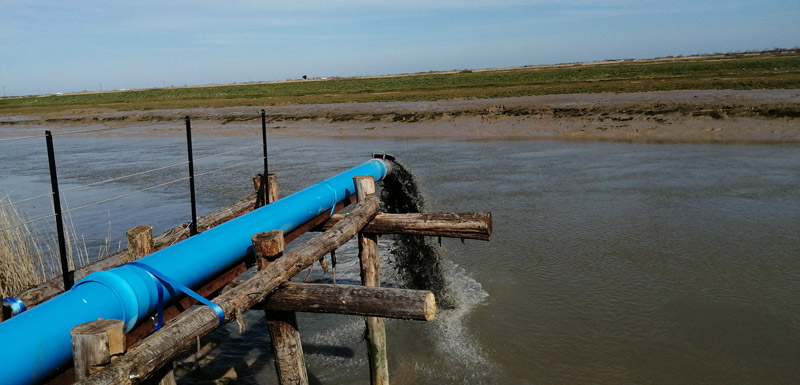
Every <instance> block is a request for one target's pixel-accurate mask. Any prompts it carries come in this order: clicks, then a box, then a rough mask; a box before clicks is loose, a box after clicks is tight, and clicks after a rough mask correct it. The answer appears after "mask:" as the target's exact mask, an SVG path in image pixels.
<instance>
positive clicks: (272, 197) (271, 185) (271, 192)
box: [253, 172, 278, 208]
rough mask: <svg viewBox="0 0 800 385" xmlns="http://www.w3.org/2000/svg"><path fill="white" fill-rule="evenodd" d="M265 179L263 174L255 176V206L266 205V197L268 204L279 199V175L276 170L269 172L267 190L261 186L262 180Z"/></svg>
mask: <svg viewBox="0 0 800 385" xmlns="http://www.w3.org/2000/svg"><path fill="white" fill-rule="evenodd" d="M263 180H264V177H263V174H257V175H254V176H253V188H254V189H255V190H256V203H255V208H259V207H261V206H264V205H265V203H264V200H265V199H266V204H269V203H272V202H275V201H276V200H278V176H277V175H276V174H275V173H274V172H271V173H269V174H267V186H266V187H267V189H266V191H264V190H263V189H262V186H261V184H262V183H261V181H263Z"/></svg>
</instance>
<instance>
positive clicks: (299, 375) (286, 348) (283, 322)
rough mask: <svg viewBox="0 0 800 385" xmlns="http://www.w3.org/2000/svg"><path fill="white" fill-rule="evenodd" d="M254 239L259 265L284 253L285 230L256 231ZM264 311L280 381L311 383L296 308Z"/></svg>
mask: <svg viewBox="0 0 800 385" xmlns="http://www.w3.org/2000/svg"><path fill="white" fill-rule="evenodd" d="M252 241H253V251H254V253H255V255H256V260H257V261H258V267H259V269H264V268H266V267H267V266H269V264H270V263H272V262H274V261H275V260H276V259H278V258H280V257H281V256H282V255H283V248H284V244H283V232H282V231H280V230H273V231H267V232H263V233H258V234H256V235H253V237H252ZM262 307H263V304H262ZM264 314H265V316H266V318H267V329H268V331H269V336H270V340H271V341H272V344H271V345H272V355H273V357H274V360H273V361H274V362H275V372H276V373H277V375H278V382H279V383H280V384H281V385H289V384H301V385H302V384H308V373H307V372H306V363H305V359H304V357H303V345H302V344H301V342H300V332H299V330H298V329H297V317H296V316H295V314H294V312H292V311H284V310H270V309H264Z"/></svg>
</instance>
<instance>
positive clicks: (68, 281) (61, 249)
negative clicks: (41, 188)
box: [44, 131, 75, 291]
mask: <svg viewBox="0 0 800 385" xmlns="http://www.w3.org/2000/svg"><path fill="white" fill-rule="evenodd" d="M44 136H45V140H46V141H47V160H48V161H49V163H50V186H51V188H52V189H53V211H55V218H56V231H57V232H58V255H59V257H61V276H62V277H63V278H64V290H65V291H66V290H69V289H70V288H71V287H72V285H73V284H74V283H75V279H74V277H73V272H72V271H70V270H69V262H68V261H67V239H66V237H65V236H64V217H63V215H62V213H61V195H60V194H59V193H58V174H56V152H55V150H54V149H53V134H52V133H51V132H50V131H45V132H44Z"/></svg>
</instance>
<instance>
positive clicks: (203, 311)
mask: <svg viewBox="0 0 800 385" xmlns="http://www.w3.org/2000/svg"><path fill="white" fill-rule="evenodd" d="M379 205H380V201H379V200H378V198H377V197H375V196H374V195H372V196H370V197H368V198H367V199H366V201H363V202H360V203H359V204H358V205H357V206H356V207H355V208H354V209H353V211H351V212H350V213H349V214H348V215H347V216H346V217H345V218H344V219H342V220H341V221H340V222H339V223H337V224H336V226H334V227H333V228H331V229H330V230H328V231H326V232H324V233H321V234H318V235H317V236H315V237H314V238H312V239H311V240H310V241H309V242H307V243H306V244H305V245H303V246H301V247H299V248H297V249H294V250H292V251H290V252H288V253H286V254H284V256H283V257H282V258H278V259H277V260H276V261H275V262H272V263H271V264H269V265H268V266H267V267H265V268H264V269H262V270H260V271H258V272H257V273H256V274H255V275H254V276H253V277H252V278H250V279H248V280H247V281H246V282H245V283H243V284H241V285H240V286H238V287H236V288H234V289H232V290H231V291H229V292H227V293H225V294H222V295H220V296H218V297H216V298H215V299H214V300H213V301H214V302H215V303H216V304H217V305H219V306H220V307H221V308H222V309H223V311H224V313H225V321H226V322H228V321H230V320H232V319H234V318H235V317H236V314H237V313H240V312H244V311H245V310H247V309H250V308H251V307H253V306H254V305H256V304H258V303H261V302H262V301H263V300H264V299H265V298H266V297H267V295H268V294H269V293H271V292H272V291H273V290H275V289H276V288H277V287H278V286H279V285H280V284H281V283H283V282H286V281H288V280H289V279H290V278H291V277H293V276H294V275H296V274H297V273H298V272H300V271H301V270H302V269H304V268H306V267H308V266H309V265H311V264H312V263H314V262H316V261H317V260H318V259H319V258H320V257H321V256H323V255H325V254H328V253H330V252H331V251H332V250H335V249H336V248H338V247H339V246H341V245H342V244H344V243H345V242H346V241H347V240H348V239H350V238H352V237H353V236H354V235H355V234H356V233H357V232H358V229H360V228H361V227H363V226H364V225H365V224H366V223H367V222H369V220H370V219H372V218H373V217H374V216H375V215H376V214H377V212H378V206H379ZM218 327H219V321H218V319H217V314H216V313H215V312H214V311H213V310H211V309H210V308H208V307H205V306H203V307H196V308H193V309H191V310H189V311H187V312H184V313H183V314H181V315H180V316H178V317H177V318H175V319H174V320H173V321H172V322H171V323H169V324H167V325H165V326H164V327H163V328H161V329H160V330H159V331H157V332H155V333H153V335H152V336H150V337H149V338H146V339H144V340H142V341H141V342H140V343H139V344H137V345H136V347H135V348H134V349H132V351H130V352H128V354H126V355H125V356H124V357H121V358H120V359H119V360H117V361H115V362H113V363H112V364H111V365H109V366H108V367H106V368H105V369H104V370H101V371H100V372H97V373H95V374H94V375H92V376H91V377H89V378H88V379H87V380H86V381H82V382H80V383H81V384H86V385H88V384H92V385H100V384H138V383H140V382H141V381H142V380H143V379H144V378H146V377H147V376H148V375H150V373H151V371H152V368H153V367H158V366H161V365H164V364H165V363H166V362H168V361H170V360H172V359H173V358H175V356H177V355H178V354H180V352H182V351H184V350H186V349H187V348H189V347H191V346H192V344H193V343H194V341H195V339H196V338H197V337H198V336H204V335H206V334H208V333H210V332H212V331H213V330H215V329H216V328H218Z"/></svg>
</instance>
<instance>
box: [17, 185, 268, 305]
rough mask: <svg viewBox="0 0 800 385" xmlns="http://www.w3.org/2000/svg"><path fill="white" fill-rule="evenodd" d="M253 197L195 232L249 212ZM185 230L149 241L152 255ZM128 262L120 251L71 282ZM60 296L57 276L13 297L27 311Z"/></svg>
mask: <svg viewBox="0 0 800 385" xmlns="http://www.w3.org/2000/svg"><path fill="white" fill-rule="evenodd" d="M255 198H256V196H255V194H250V195H249V196H247V197H246V198H245V199H242V200H241V201H238V202H236V203H234V204H232V205H230V206H226V207H223V208H221V209H219V210H216V211H214V212H211V213H209V214H207V215H204V216H202V217H200V218H198V219H197V228H198V230H199V231H204V230H207V229H210V228H212V227H214V226H217V225H219V224H221V223H224V222H227V221H229V220H231V219H233V218H236V217H238V216H240V215H242V214H245V213H247V212H250V211H252V210H253V202H255ZM188 234H189V232H188V228H187V226H186V225H181V226H178V227H176V228H173V229H170V230H167V231H165V232H164V233H162V234H161V235H158V236H156V237H154V238H153V251H157V250H160V249H163V248H164V247H167V246H170V245H172V244H174V243H177V242H178V241H181V240H183V239H186V238H187V237H188ZM130 260H131V259H130V257H129V256H128V250H123V251H120V252H118V253H114V254H112V255H110V256H108V257H106V258H103V259H101V260H98V261H95V262H92V263H90V264H88V265H86V266H84V267H82V268H80V269H76V270H75V272H74V273H75V281H76V282H77V281H78V280H81V279H83V278H85V277H86V276H87V275H89V274H91V273H93V272H95V271H101V270H108V269H111V268H114V267H117V266H122V265H124V264H125V263H127V262H129V261H130ZM63 292H64V281H63V279H62V278H61V277H60V276H59V277H56V278H53V279H51V280H49V281H46V282H44V283H41V284H39V285H37V286H34V287H32V288H30V289H28V290H25V291H23V292H22V293H19V294H18V295H16V296H15V297H17V298H19V299H20V300H22V302H23V303H24V304H25V306H26V307H27V308H28V309H30V308H32V307H34V306H36V305H38V304H40V303H42V302H44V301H47V300H48V299H50V298H53V297H55V296H57V295H59V294H61V293H63Z"/></svg>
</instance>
